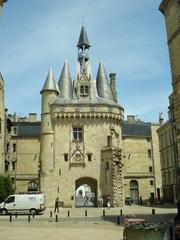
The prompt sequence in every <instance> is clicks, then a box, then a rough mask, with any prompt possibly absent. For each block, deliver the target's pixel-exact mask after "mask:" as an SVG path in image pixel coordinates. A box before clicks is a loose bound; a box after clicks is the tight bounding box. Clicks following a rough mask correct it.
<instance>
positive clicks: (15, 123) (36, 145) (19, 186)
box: [5, 114, 40, 192]
mask: <svg viewBox="0 0 180 240" xmlns="http://www.w3.org/2000/svg"><path fill="white" fill-rule="evenodd" d="M33 118H34V114H30V116H29V118H17V117H16V116H15V115H14V116H11V115H8V116H7V123H8V129H7V134H6V147H5V148H6V154H5V173H6V174H9V175H10V176H11V178H12V181H13V183H14V189H15V190H16V192H27V191H30V190H32V189H33V188H34V190H36V191H37V190H39V167H40V166H39V154H40V122H38V121H34V120H35V119H34V120H33Z"/></svg>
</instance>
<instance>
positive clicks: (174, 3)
mask: <svg viewBox="0 0 180 240" xmlns="http://www.w3.org/2000/svg"><path fill="white" fill-rule="evenodd" d="M159 9H160V11H161V12H162V13H163V14H164V16H165V20H166V30H167V39H168V47H169V56H170V64H171V73H172V87H173V93H172V98H173V105H171V109H170V111H171V113H170V114H171V116H174V117H173V119H171V120H173V121H174V123H173V128H174V129H173V132H174V134H175V137H176V143H177V149H175V151H177V153H176V155H177V162H176V169H177V173H176V174H177V184H178V185H177V186H178V200H179V201H180V104H179V102H180V1H179V0H171V1H170V0H163V1H162V3H161V5H160V8H159Z"/></svg>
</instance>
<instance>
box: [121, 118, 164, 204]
mask: <svg viewBox="0 0 180 240" xmlns="http://www.w3.org/2000/svg"><path fill="white" fill-rule="evenodd" d="M158 127H159V124H152V123H145V122H142V121H140V120H136V119H135V116H128V117H127V121H124V124H123V131H122V137H123V163H124V166H123V167H124V191H125V197H131V198H132V199H133V202H134V203H136V204H137V203H139V200H140V198H141V200H142V201H143V202H144V203H148V201H149V199H151V201H155V202H157V203H158V202H160V201H161V198H162V196H163V195H162V178H161V168H160V156H159V148H158V135H157V133H156V129H157V128H158Z"/></svg>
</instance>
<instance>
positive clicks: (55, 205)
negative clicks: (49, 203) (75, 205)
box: [54, 197, 59, 212]
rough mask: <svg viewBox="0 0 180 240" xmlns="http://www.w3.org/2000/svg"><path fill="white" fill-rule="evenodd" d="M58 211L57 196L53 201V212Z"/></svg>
mask: <svg viewBox="0 0 180 240" xmlns="http://www.w3.org/2000/svg"><path fill="white" fill-rule="evenodd" d="M56 211H57V212H59V198H58V197H57V198H56V199H55V203H54V212H56Z"/></svg>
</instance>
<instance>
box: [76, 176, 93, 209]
mask: <svg viewBox="0 0 180 240" xmlns="http://www.w3.org/2000/svg"><path fill="white" fill-rule="evenodd" d="M75 189H76V192H75V199H76V201H75V206H76V207H96V202H97V201H96V199H97V180H96V179H94V178H91V177H82V178H79V179H77V180H76V181H75Z"/></svg>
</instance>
